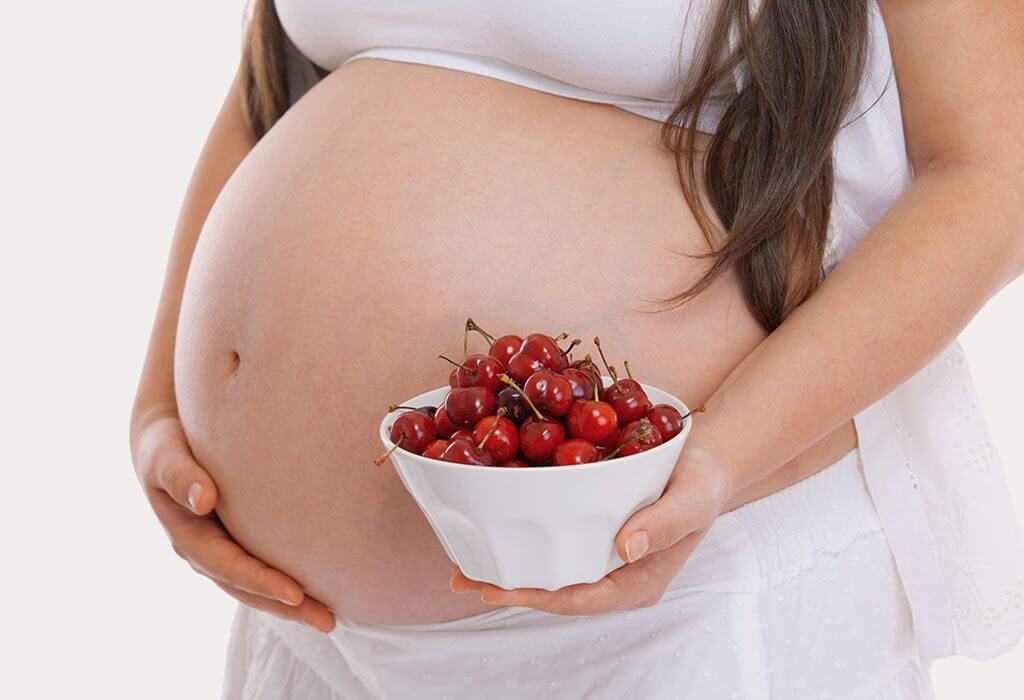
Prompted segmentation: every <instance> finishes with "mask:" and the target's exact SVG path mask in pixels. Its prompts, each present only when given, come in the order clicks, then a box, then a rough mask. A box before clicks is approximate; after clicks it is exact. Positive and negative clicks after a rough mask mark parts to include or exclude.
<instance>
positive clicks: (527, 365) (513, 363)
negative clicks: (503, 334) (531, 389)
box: [508, 352, 544, 384]
mask: <svg viewBox="0 0 1024 700" xmlns="http://www.w3.org/2000/svg"><path fill="white" fill-rule="evenodd" d="M542 369H544V363H543V362H542V361H541V360H538V359H537V358H536V357H531V356H530V355H524V354H523V353H522V352H517V353H516V354H515V355H513V356H512V359H510V360H509V361H508V373H509V375H510V376H511V377H512V378H513V379H515V380H516V381H517V382H519V383H520V384H521V383H523V382H525V381H526V380H527V379H529V378H530V375H531V374H533V373H534V372H539V371H540V370H542Z"/></svg>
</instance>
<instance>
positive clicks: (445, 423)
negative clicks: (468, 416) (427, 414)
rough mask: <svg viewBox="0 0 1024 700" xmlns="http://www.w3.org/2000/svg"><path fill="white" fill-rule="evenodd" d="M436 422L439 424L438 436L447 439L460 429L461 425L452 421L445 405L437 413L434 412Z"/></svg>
mask: <svg viewBox="0 0 1024 700" xmlns="http://www.w3.org/2000/svg"><path fill="white" fill-rule="evenodd" d="M434 423H436V424H437V435H438V437H442V438H445V439H446V440H447V439H448V438H450V437H451V436H452V433H454V432H455V431H456V430H458V429H459V426H457V425H455V424H454V423H452V419H451V418H449V417H448V412H447V411H446V410H444V406H441V408H439V409H437V413H435V414H434Z"/></svg>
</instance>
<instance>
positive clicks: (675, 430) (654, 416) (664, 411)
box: [647, 403, 683, 442]
mask: <svg viewBox="0 0 1024 700" xmlns="http://www.w3.org/2000/svg"><path fill="white" fill-rule="evenodd" d="M647 420H649V421H651V423H653V424H654V427H655V428H657V429H658V432H659V433H661V437H663V438H664V439H665V441H666V442H667V441H669V440H671V439H672V438H674V437H675V436H676V435H678V434H679V433H680V431H681V430H682V429H683V417H682V415H680V413H679V411H677V410H676V407H675V406H670V405H669V404H667V403H659V404H658V405H657V406H655V407H654V408H652V409H651V410H650V411H648V412H647Z"/></svg>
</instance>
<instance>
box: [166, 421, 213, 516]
mask: <svg viewBox="0 0 1024 700" xmlns="http://www.w3.org/2000/svg"><path fill="white" fill-rule="evenodd" d="M155 476H156V481H157V483H158V484H159V485H160V487H161V488H162V489H163V490H164V491H166V492H167V493H168V495H170V497H171V498H173V499H174V500H175V501H176V502H177V503H178V504H179V505H181V506H183V507H185V508H188V509H189V510H191V511H192V512H193V513H195V514H196V515H206V514H207V513H209V512H210V511H212V510H213V508H214V506H215V505H217V486H216V485H215V484H214V483H213V479H211V478H210V475H209V474H207V473H206V470H205V469H203V468H202V467H201V466H199V463H198V462H196V460H195V458H193V457H192V451H191V450H190V449H189V448H188V445H187V444H185V443H184V442H182V441H180V440H176V439H174V438H172V441H171V442H170V443H168V444H167V445H165V447H164V449H163V450H162V454H161V455H160V457H159V458H158V459H157V463H156V475H155Z"/></svg>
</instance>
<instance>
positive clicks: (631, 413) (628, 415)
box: [605, 380, 651, 423]
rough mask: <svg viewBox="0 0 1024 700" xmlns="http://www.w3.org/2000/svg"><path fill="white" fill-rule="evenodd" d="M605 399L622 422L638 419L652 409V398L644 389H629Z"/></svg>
mask: <svg viewBox="0 0 1024 700" xmlns="http://www.w3.org/2000/svg"><path fill="white" fill-rule="evenodd" d="M624 381H628V380H624ZM605 400H606V401H607V403H608V404H609V405H611V407H612V408H613V409H614V410H615V413H616V414H617V415H618V416H619V422H620V423H632V422H633V421H638V420H640V419H641V418H643V417H644V416H646V415H647V413H648V412H649V411H650V410H651V400H650V399H649V398H647V394H646V392H644V390H643V389H629V390H628V391H625V392H622V393H618V394H615V395H613V396H611V397H609V398H607V399H605Z"/></svg>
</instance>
